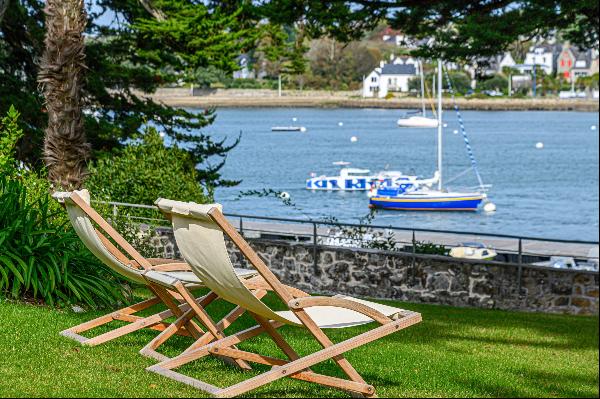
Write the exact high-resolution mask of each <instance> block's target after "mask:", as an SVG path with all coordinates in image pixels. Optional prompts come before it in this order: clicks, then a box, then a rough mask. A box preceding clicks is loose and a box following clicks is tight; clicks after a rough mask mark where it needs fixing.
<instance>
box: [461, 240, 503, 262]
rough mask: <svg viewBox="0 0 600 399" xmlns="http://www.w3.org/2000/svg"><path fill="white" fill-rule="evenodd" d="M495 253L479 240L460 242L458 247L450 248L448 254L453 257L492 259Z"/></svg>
mask: <svg viewBox="0 0 600 399" xmlns="http://www.w3.org/2000/svg"><path fill="white" fill-rule="evenodd" d="M496 255H498V254H497V253H496V251H494V250H493V249H490V248H488V247H486V246H485V244H483V243H480V242H462V243H460V244H459V246H458V247H454V248H452V249H450V256H452V257H453V258H463V259H476V260H492V259H494V258H495V257H496Z"/></svg>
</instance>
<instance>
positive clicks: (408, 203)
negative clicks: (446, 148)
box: [369, 61, 487, 211]
mask: <svg viewBox="0 0 600 399" xmlns="http://www.w3.org/2000/svg"><path fill="white" fill-rule="evenodd" d="M437 117H438V119H437V128H438V146H437V147H438V148H437V172H436V174H437V177H438V180H437V183H438V184H437V190H436V189H430V188H428V187H426V186H419V185H410V186H407V185H396V186H386V187H380V188H379V189H378V190H377V194H376V195H374V196H372V197H371V198H370V199H369V207H371V208H379V209H390V210H413V211H476V210H477V209H478V207H479V205H480V204H481V202H482V201H483V200H485V199H486V198H487V196H486V194H485V192H484V191H483V188H484V185H483V183H482V181H481V178H480V176H479V174H478V175H477V177H478V179H479V181H480V187H481V188H482V190H481V191H480V192H451V191H445V190H444V189H443V184H442V183H443V181H442V156H443V151H442V138H443V137H442V133H443V123H442V62H441V61H438V110H437ZM473 159H474V158H473Z"/></svg>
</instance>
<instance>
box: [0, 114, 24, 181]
mask: <svg viewBox="0 0 600 399" xmlns="http://www.w3.org/2000/svg"><path fill="white" fill-rule="evenodd" d="M18 119H19V112H18V111H17V110H16V109H15V107H13V106H12V105H11V106H10V108H9V110H8V113H7V114H6V116H5V117H4V118H2V119H1V120H0V175H10V174H13V173H14V172H16V170H17V161H16V159H15V157H14V152H13V150H14V148H15V146H16V145H17V141H19V139H20V138H21V137H23V130H21V129H20V128H19V125H18V123H17V121H18Z"/></svg>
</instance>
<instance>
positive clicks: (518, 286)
mask: <svg viewBox="0 0 600 399" xmlns="http://www.w3.org/2000/svg"><path fill="white" fill-rule="evenodd" d="M517 262H518V263H519V269H518V271H517V294H518V295H519V297H520V296H521V275H522V273H523V239H522V238H519V255H518V261H517Z"/></svg>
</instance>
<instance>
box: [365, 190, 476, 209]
mask: <svg viewBox="0 0 600 399" xmlns="http://www.w3.org/2000/svg"><path fill="white" fill-rule="evenodd" d="M411 189H412V190H411ZM485 198H486V196H485V194H480V193H459V192H451V193H448V192H444V191H438V190H429V189H427V188H423V187H416V188H415V187H407V186H406V185H400V186H397V187H382V188H379V190H377V195H375V196H373V197H371V198H370V200H369V207H371V208H377V209H388V210H395V211H476V210H477V208H478V207H479V204H481V202H482V201H483V200H484V199H485Z"/></svg>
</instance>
